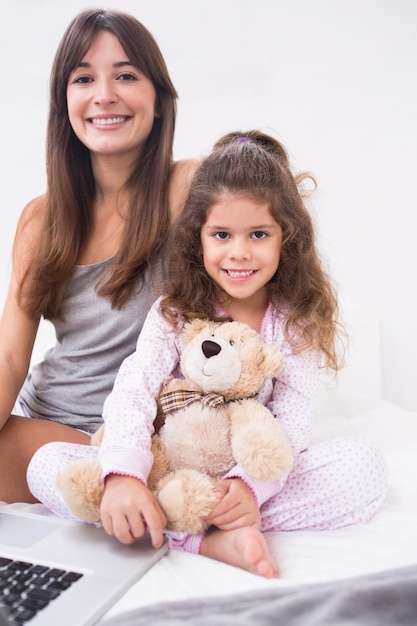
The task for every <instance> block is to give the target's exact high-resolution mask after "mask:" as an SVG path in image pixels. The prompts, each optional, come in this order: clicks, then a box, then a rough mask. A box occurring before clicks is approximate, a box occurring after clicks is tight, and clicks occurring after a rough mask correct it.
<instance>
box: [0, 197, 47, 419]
mask: <svg viewBox="0 0 417 626" xmlns="http://www.w3.org/2000/svg"><path fill="white" fill-rule="evenodd" d="M43 207H44V198H37V199H36V200H34V201H32V202H31V203H29V204H28V205H27V206H26V208H25V209H24V211H23V213H22V215H21V217H20V220H19V223H18V227H17V230H16V237H15V242H14V248H13V267H12V275H11V279H10V285H9V290H8V294H7V297H6V302H5V305H4V309H3V314H2V317H1V320H0V389H1V392H0V428H2V427H3V426H4V424H5V423H6V422H7V420H8V419H9V416H10V413H11V411H12V409H13V406H14V404H15V401H16V398H17V395H18V393H19V391H20V388H21V386H22V384H23V382H24V380H25V377H26V375H27V373H28V370H29V365H30V359H31V356H32V350H33V345H34V342H35V338H36V333H37V330H38V326H39V319H34V318H31V317H29V315H28V314H27V313H25V311H23V310H22V308H21V307H20V305H19V302H18V293H19V284H20V282H21V279H22V277H23V275H24V273H25V271H26V269H27V267H28V266H29V264H30V263H31V262H32V258H33V255H32V251H33V250H34V249H35V248H34V246H36V242H37V241H38V235H39V230H40V226H41V222H42V219H43Z"/></svg>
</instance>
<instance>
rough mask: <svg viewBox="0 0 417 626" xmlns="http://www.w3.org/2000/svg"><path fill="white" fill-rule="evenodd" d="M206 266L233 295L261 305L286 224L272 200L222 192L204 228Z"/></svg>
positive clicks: (263, 304) (244, 301)
mask: <svg viewBox="0 0 417 626" xmlns="http://www.w3.org/2000/svg"><path fill="white" fill-rule="evenodd" d="M201 243H202V249H203V259H204V267H205V269H206V271H207V273H208V274H209V276H211V278H213V280H214V281H215V282H216V284H217V285H218V286H219V287H220V289H221V290H223V291H224V292H226V293H227V294H228V295H229V296H230V298H231V300H232V301H235V304H236V303H237V302H240V303H241V304H242V303H245V305H249V304H250V305H251V306H254V305H255V306H259V307H260V308H262V307H263V306H266V304H267V302H268V295H267V289H266V284H267V283H268V282H269V281H270V280H271V278H272V277H273V276H274V274H275V272H276V271H277V268H278V264H279V258H280V252H281V244H282V229H281V227H280V225H279V224H278V222H276V221H275V219H274V218H273V217H272V215H271V212H270V208H269V204H268V203H267V202H264V201H261V200H255V199H253V198H251V197H249V196H246V195H244V194H231V193H224V194H222V195H220V196H219V198H218V199H217V201H216V202H215V203H214V204H213V205H212V206H211V207H210V208H209V210H208V212H207V219H206V222H205V224H204V226H203V228H202V231H201Z"/></svg>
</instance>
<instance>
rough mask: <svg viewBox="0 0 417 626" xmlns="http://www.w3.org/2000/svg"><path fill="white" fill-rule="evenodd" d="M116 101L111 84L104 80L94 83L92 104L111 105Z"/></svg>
mask: <svg viewBox="0 0 417 626" xmlns="http://www.w3.org/2000/svg"><path fill="white" fill-rule="evenodd" d="M116 101H117V94H116V93H115V90H114V88H113V85H112V82H111V81H109V80H105V79H103V80H98V81H96V91H95V94H94V102H96V103H97V104H112V103H114V102H116Z"/></svg>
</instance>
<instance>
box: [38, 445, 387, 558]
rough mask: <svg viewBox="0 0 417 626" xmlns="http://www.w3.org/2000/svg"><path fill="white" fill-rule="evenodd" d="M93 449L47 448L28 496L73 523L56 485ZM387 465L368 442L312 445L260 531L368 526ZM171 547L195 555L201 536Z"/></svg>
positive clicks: (176, 539) (173, 538) (181, 538)
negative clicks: (67, 469) (70, 466)
mask: <svg viewBox="0 0 417 626" xmlns="http://www.w3.org/2000/svg"><path fill="white" fill-rule="evenodd" d="M96 457H97V448H95V447H92V446H84V445H79V444H69V443H62V442H54V443H49V444H46V445H45V446H43V447H42V448H40V449H39V450H38V451H37V452H36V454H35V455H34V457H33V459H32V461H31V463H30V465H29V468H28V474H27V478H28V484H29V488H30V490H31V492H32V494H33V495H34V496H35V497H36V498H37V499H38V500H39V501H40V502H42V503H44V504H45V505H46V506H47V507H48V508H49V509H50V510H51V511H53V512H54V513H55V514H56V515H58V516H60V517H64V518H67V519H75V518H74V516H73V515H72V514H71V513H70V511H69V510H68V509H67V507H66V505H65V503H64V501H63V499H62V497H61V495H60V493H59V492H58V491H57V489H56V486H55V483H56V477H57V475H58V473H59V472H60V471H61V470H62V469H63V468H64V467H65V466H66V465H67V464H68V463H70V462H72V461H75V460H78V459H80V458H96ZM387 484H388V477H387V468H386V463H385V461H384V459H383V457H382V456H381V454H380V452H379V451H378V450H377V449H376V448H375V447H374V446H373V445H372V444H371V443H369V442H368V441H365V440H362V439H358V438H353V437H344V438H338V439H333V440H329V441H326V442H323V443H320V444H317V445H314V446H312V447H311V448H309V449H308V450H306V451H304V452H302V453H301V454H300V455H299V456H298V457H297V459H296V461H295V464H294V468H293V470H292V471H291V473H290V475H289V477H288V479H287V481H286V483H285V485H284V487H283V489H282V490H281V491H280V492H279V493H277V494H276V495H274V496H272V497H271V498H270V499H269V500H267V501H266V502H265V503H264V504H263V505H262V506H261V515H262V525H261V530H262V531H268V530H282V531H288V530H333V529H336V528H341V527H343V526H348V525H351V524H361V523H366V522H367V521H368V520H369V519H370V518H371V516H372V515H373V513H374V512H375V511H376V509H377V508H378V507H379V505H380V504H381V502H382V500H383V499H384V497H385V494H386V491H387ZM167 535H168V537H169V541H170V545H171V547H172V548H176V549H180V550H186V551H189V552H198V551H199V548H200V545H201V541H202V538H203V536H202V535H194V536H190V535H186V534H184V533H174V532H171V531H168V532H167Z"/></svg>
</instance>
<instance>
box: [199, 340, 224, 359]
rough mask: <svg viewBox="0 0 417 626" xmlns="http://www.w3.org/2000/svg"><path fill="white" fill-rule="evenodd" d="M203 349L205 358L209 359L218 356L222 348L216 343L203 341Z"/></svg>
mask: <svg viewBox="0 0 417 626" xmlns="http://www.w3.org/2000/svg"><path fill="white" fill-rule="evenodd" d="M201 349H202V351H203V354H204V356H205V357H206V358H207V359H209V358H210V357H212V356H216V354H219V352H220V350H221V347H220V346H219V344H218V343H216V342H215V341H209V340H207V341H203V343H202V344H201Z"/></svg>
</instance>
